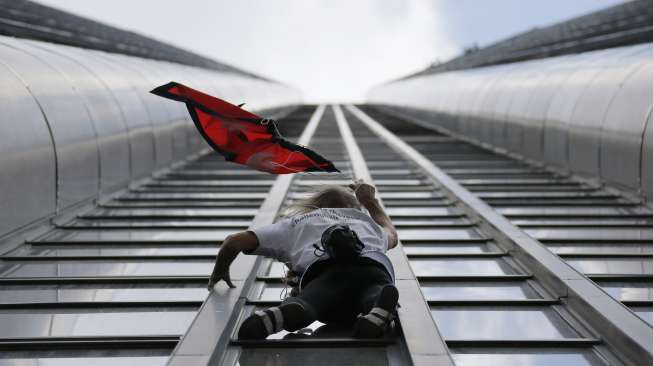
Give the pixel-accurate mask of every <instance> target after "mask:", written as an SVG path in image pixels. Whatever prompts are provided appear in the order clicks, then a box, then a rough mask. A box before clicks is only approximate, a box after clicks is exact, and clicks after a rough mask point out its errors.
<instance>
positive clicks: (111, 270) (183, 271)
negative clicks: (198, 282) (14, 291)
mask: <svg viewBox="0 0 653 366" xmlns="http://www.w3.org/2000/svg"><path fill="white" fill-rule="evenodd" d="M212 270H213V260H210V261H173V260H169V261H152V260H149V261H124V260H123V261H80V262H72V261H71V262H68V261H66V262H56V261H53V262H38V263H29V262H28V263H25V262H4V263H2V264H1V265H0V276H1V277H80V276H81V277H85V276H208V274H209V273H211V271H212Z"/></svg>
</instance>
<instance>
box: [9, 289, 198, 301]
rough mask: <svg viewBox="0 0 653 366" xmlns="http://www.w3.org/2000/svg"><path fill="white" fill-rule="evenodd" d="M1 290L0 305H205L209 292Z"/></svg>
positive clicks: (192, 290) (196, 290) (166, 290)
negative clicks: (93, 303) (201, 302)
mask: <svg viewBox="0 0 653 366" xmlns="http://www.w3.org/2000/svg"><path fill="white" fill-rule="evenodd" d="M16 287H19V286H15V287H13V286H12V287H10V286H4V287H0V303H8V304H11V303H21V302H78V301H110V302H121V301H125V302H137V301H169V302H175V301H204V300H205V299H206V297H207V295H208V291H207V290H206V288H204V287H202V288H192V287H181V288H180V287H160V288H142V287H141V288H61V287H57V286H39V287H38V288H35V286H32V287H30V286H20V287H19V288H16Z"/></svg>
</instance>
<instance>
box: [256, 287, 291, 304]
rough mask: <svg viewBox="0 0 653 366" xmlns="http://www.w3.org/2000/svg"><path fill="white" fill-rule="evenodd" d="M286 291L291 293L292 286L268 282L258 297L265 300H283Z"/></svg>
mask: <svg viewBox="0 0 653 366" xmlns="http://www.w3.org/2000/svg"><path fill="white" fill-rule="evenodd" d="M284 291H288V293H290V288H289V287H287V286H285V285H283V284H278V283H266V284H265V286H264V287H263V290H262V291H261V294H260V295H259V298H258V299H259V300H263V301H281V300H283V293H284Z"/></svg>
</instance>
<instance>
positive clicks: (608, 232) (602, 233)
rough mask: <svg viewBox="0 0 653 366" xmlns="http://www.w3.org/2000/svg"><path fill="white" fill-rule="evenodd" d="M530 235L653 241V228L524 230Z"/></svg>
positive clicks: (546, 237) (536, 236) (537, 236)
mask: <svg viewBox="0 0 653 366" xmlns="http://www.w3.org/2000/svg"><path fill="white" fill-rule="evenodd" d="M524 231H526V232H527V233H528V234H529V235H531V236H532V237H534V238H537V239H556V240H560V241H564V240H568V239H614V240H633V239H634V240H641V239H647V240H648V239H653V228H641V229H635V228H632V229H631V228H607V229H602V228H588V229H577V228H564V229H524Z"/></svg>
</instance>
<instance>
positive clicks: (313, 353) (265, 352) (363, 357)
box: [237, 347, 389, 366]
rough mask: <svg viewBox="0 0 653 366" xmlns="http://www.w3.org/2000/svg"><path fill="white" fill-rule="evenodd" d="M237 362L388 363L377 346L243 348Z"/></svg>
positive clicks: (268, 365) (253, 365)
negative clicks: (335, 350)
mask: <svg viewBox="0 0 653 366" xmlns="http://www.w3.org/2000/svg"><path fill="white" fill-rule="evenodd" d="M237 365H240V366H278V365H311V366H321V365H324V366H327V365H328V366H330V365H362V366H387V365H389V362H388V358H387V351H386V349H385V347H376V348H338V349H337V352H334V349H332V348H243V350H242V352H241V354H240V359H239V360H238V363H237Z"/></svg>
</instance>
